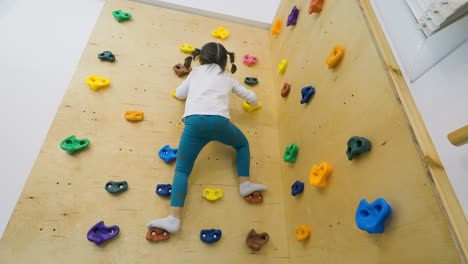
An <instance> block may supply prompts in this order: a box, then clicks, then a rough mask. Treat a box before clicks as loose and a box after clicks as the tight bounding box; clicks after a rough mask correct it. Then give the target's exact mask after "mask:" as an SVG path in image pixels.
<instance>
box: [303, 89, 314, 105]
mask: <svg viewBox="0 0 468 264" xmlns="http://www.w3.org/2000/svg"><path fill="white" fill-rule="evenodd" d="M314 94H315V88H314V87H312V86H306V87H304V88H302V89H301V95H302V99H301V104H305V103H307V102H309V100H310V98H311V97H312V95H314Z"/></svg>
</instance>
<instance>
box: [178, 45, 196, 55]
mask: <svg viewBox="0 0 468 264" xmlns="http://www.w3.org/2000/svg"><path fill="white" fill-rule="evenodd" d="M179 48H180V50H181V51H182V52H184V53H192V52H194V51H195V47H194V46H192V45H190V44H180V46H179Z"/></svg>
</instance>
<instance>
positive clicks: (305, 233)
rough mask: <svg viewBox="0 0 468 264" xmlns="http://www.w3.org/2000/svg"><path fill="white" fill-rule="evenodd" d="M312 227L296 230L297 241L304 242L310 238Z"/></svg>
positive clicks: (304, 226) (302, 227)
mask: <svg viewBox="0 0 468 264" xmlns="http://www.w3.org/2000/svg"><path fill="white" fill-rule="evenodd" d="M310 231H311V229H310V227H308V226H306V225H300V226H299V227H298V228H297V229H296V239H297V241H304V240H306V239H308V238H309V237H310Z"/></svg>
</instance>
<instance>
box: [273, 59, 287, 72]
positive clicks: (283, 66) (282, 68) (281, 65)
mask: <svg viewBox="0 0 468 264" xmlns="http://www.w3.org/2000/svg"><path fill="white" fill-rule="evenodd" d="M286 67H288V62H287V61H286V60H281V62H280V63H279V64H278V69H277V70H276V71H277V72H278V73H279V74H283V73H284V72H285V71H286Z"/></svg>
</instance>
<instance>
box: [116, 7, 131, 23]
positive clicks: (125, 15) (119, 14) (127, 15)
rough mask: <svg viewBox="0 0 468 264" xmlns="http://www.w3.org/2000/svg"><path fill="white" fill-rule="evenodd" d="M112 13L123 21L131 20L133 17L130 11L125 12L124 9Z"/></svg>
mask: <svg viewBox="0 0 468 264" xmlns="http://www.w3.org/2000/svg"><path fill="white" fill-rule="evenodd" d="M112 15H113V16H114V18H115V19H116V20H117V21H119V23H120V22H122V21H126V20H129V19H130V18H132V14H130V13H125V12H123V11H122V10H115V11H114V12H112Z"/></svg>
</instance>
